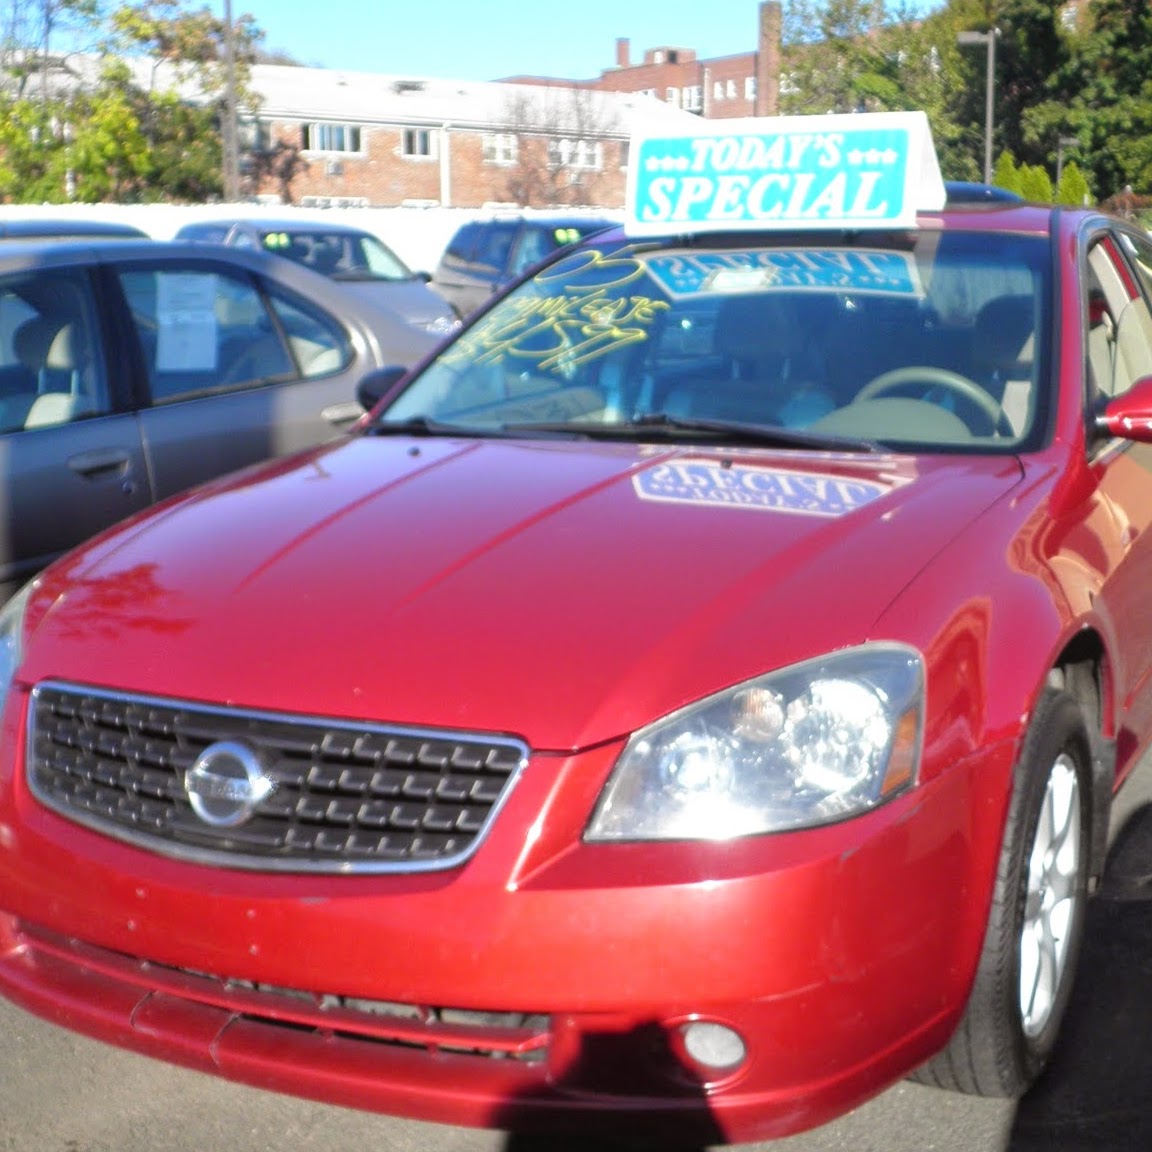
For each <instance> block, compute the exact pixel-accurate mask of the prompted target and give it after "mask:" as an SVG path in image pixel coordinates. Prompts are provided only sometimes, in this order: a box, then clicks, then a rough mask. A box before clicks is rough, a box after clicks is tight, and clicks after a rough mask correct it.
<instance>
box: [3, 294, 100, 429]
mask: <svg viewBox="0 0 1152 1152" xmlns="http://www.w3.org/2000/svg"><path fill="white" fill-rule="evenodd" d="M80 345H81V341H80V339H79V338H78V336H77V326H76V325H75V324H71V323H66V322H64V321H62V320H60V319H57V318H53V317H49V316H36V317H33V318H32V319H31V320H26V321H25V322H24V323H23V324H22V325H21V326H20V327H19V328H18V329H17V330H16V333H15V335H14V337H13V346H14V349H15V352H16V355H17V356H18V357H19V358H20V361H21V363H23V364H24V365H25V367H26V368H28V369H29V371H30V372H31V373H32V374H33V375H34V377H35V380H36V390H35V392H27V393H23V394H21V395H20V396H11V397H8V398H6V399H5V401H4V407H3V412H2V415H0V420H2V422H3V426H4V427H5V428H13V427H19V426H21V425H22V426H23V427H25V428H38V427H42V426H44V425H47V424H62V423H65V422H67V421H69V420H74V419H76V418H77V417H78V416H80V415H83V414H85V413H86V412H91V411H92V410H93V408H94V406H93V404H92V402H91V397H89V396H87V395H85V393H84V389H83V368H82V365H83V354H82V350H81V347H80Z"/></svg>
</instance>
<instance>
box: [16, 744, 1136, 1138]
mask: <svg viewBox="0 0 1152 1152" xmlns="http://www.w3.org/2000/svg"><path fill="white" fill-rule="evenodd" d="M1149 775H1152V773H1150V772H1149V771H1148V770H1147V769H1146V768H1145V767H1143V766H1142V769H1141V775H1140V777H1139V778H1137V779H1136V780H1134V781H1133V783H1132V785H1131V786H1130V787H1128V788H1126V789H1125V791H1124V792H1123V793H1122V794H1121V803H1120V805H1119V806H1118V809H1117V812H1116V813H1115V817H1114V820H1113V830H1114V833H1113V834H1114V843H1113V848H1112V851H1111V854H1110V858H1109V867H1108V873H1107V876H1106V878H1105V882H1104V884H1103V886H1102V888H1101V891H1100V892H1099V893H1098V894H1097V896H1096V897H1095V899H1094V900H1093V901H1092V903H1091V905H1090V908H1089V914H1088V925H1087V935H1086V941H1085V950H1084V953H1083V956H1082V959H1081V965H1080V971H1079V975H1078V978H1077V983H1076V987H1075V990H1074V994H1073V997H1072V1003H1071V1005H1070V1008H1069V1014H1068V1017H1067V1019H1066V1021H1065V1025H1064V1028H1063V1031H1062V1034H1061V1039H1060V1043H1059V1046H1058V1048H1057V1050H1056V1052H1055V1054H1054V1057H1053V1059H1052V1061H1051V1063H1050V1065H1049V1068H1048V1070H1047V1072H1046V1073H1045V1075H1044V1076H1043V1077H1042V1078H1041V1080H1040V1081H1039V1082H1038V1083H1037V1084H1036V1085H1035V1087H1034V1088H1033V1090H1032V1091H1031V1092H1030V1093H1029V1094H1028V1095H1027V1096H1026V1097H1025V1098H1024V1099H1023V1100H1021V1101H1019V1102H1016V1103H1013V1102H1009V1101H988V1100H978V1099H973V1098H970V1097H964V1096H958V1095H953V1094H951V1093H947V1092H941V1091H938V1090H936V1089H932V1088H925V1087H922V1086H920V1085H916V1084H911V1083H901V1084H898V1085H896V1086H895V1087H894V1088H892V1089H890V1090H889V1091H888V1092H886V1093H884V1094H883V1095H881V1096H879V1097H877V1098H876V1099H875V1100H873V1101H871V1102H869V1103H868V1104H867V1105H865V1106H864V1107H862V1108H859V1109H857V1110H856V1111H855V1112H852V1113H850V1114H849V1115H847V1116H845V1117H842V1118H841V1119H840V1120H838V1121H836V1122H835V1123H833V1124H830V1125H827V1126H825V1127H823V1128H820V1129H817V1130H815V1131H812V1132H808V1133H804V1134H802V1135H799V1136H795V1137H791V1138H790V1139H787V1140H781V1141H776V1142H774V1143H771V1144H758V1145H741V1146H739V1148H740V1149H741V1152H751V1150H763V1152H768V1150H769V1149H771V1150H772V1152H1143V1150H1146V1149H1152V784H1150V783H1149V781H1148V779H1147V777H1148V776H1149ZM217 1149H219V1150H222V1152H223V1150H226V1152H349V1150H353V1149H355V1150H356V1152H361V1150H367V1149H371V1150H372V1152H614V1150H613V1149H610V1148H609V1147H607V1146H606V1145H605V1144H604V1142H603V1141H597V1142H594V1143H589V1142H587V1141H585V1142H580V1141H577V1142H566V1141H563V1140H556V1139H547V1140H540V1139H530V1138H520V1137H514V1136H506V1135H504V1134H502V1133H499V1132H480V1131H472V1130H468V1129H461V1128H450V1127H443V1126H440V1125H434V1124H424V1123H418V1122H412V1121H403V1120H395V1119H391V1118H388V1117H381V1116H376V1115H370V1114H367V1113H361V1112H354V1111H349V1110H346V1109H341V1108H335V1107H330V1106H326V1105H320V1104H314V1103H311V1102H308V1101H303V1100H298V1099H294V1098H291V1097H285V1096H280V1095H277V1094H274V1093H269V1092H263V1091H260V1090H258V1089H254V1088H248V1087H245V1086H242V1085H236V1084H231V1083H228V1082H226V1081H222V1080H218V1079H216V1078H214V1077H210V1076H206V1075H203V1074H201V1073H196V1072H189V1071H186V1070H184V1069H179V1068H174V1067H170V1066H168V1065H165V1064H161V1063H157V1062H155V1061H151V1060H147V1059H145V1058H143V1057H140V1056H136V1055H134V1054H132V1053H128V1052H123V1051H120V1050H118V1049H114V1048H111V1047H108V1046H106V1045H103V1044H99V1043H96V1042H95V1041H91V1040H88V1039H85V1038H83V1037H80V1036H75V1035H73V1034H71V1033H69V1032H66V1031H64V1030H62V1029H60V1028H57V1027H55V1026H53V1025H50V1024H47V1023H44V1022H42V1021H40V1020H38V1019H36V1018H34V1017H32V1016H30V1015H28V1014H27V1013H25V1012H23V1011H22V1010H20V1009H18V1008H16V1007H14V1006H12V1005H10V1004H7V1003H4V1002H2V1001H0V1152H159V1150H163V1152H214V1150H217ZM675 1152H689V1150H687V1149H682V1148H677V1149H676V1150H675ZM693 1152H696V1150H693Z"/></svg>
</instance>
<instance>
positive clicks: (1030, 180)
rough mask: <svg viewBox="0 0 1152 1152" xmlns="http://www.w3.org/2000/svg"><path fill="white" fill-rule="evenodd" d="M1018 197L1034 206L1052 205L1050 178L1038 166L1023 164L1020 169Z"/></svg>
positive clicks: (1046, 172)
mask: <svg viewBox="0 0 1152 1152" xmlns="http://www.w3.org/2000/svg"><path fill="white" fill-rule="evenodd" d="M1020 195H1021V196H1023V197H1024V199H1025V200H1031V201H1033V202H1034V203H1036V204H1051V203H1052V198H1053V197H1052V177H1051V176H1049V175H1048V170H1047V169H1046V168H1042V167H1041V166H1040V165H1039V164H1025V165H1023V166H1022V167H1021V169H1020Z"/></svg>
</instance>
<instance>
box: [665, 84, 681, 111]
mask: <svg viewBox="0 0 1152 1152" xmlns="http://www.w3.org/2000/svg"><path fill="white" fill-rule="evenodd" d="M664 101H665V103H667V104H671V105H673V107H676V108H679V107H680V89H679V88H665V89H664Z"/></svg>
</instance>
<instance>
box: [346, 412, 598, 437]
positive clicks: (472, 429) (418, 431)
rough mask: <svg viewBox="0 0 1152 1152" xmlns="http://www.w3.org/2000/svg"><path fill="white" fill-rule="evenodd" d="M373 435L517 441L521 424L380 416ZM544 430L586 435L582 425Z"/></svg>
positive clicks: (371, 430)
mask: <svg viewBox="0 0 1152 1152" xmlns="http://www.w3.org/2000/svg"><path fill="white" fill-rule="evenodd" d="M367 431H368V434H369V435H372V436H461V437H467V438H468V439H470V440H515V439H519V438H520V435H521V433H520V431H519V425H498V424H495V425H494V424H488V425H483V424H452V423H449V422H447V421H444V420H433V419H432V418H431V417H429V416H409V417H407V418H406V419H404V420H385V419H377V420H376V421H374V422H373V423H372V424H370V425H369V426H368V429H367ZM536 431H540V432H554V433H555V434H556V436H557V437H558V438H561V437H562V438H566V439H572V438H574V437H578V436H580V435H581V434H582V430H581V429H579V428H573V427H572V426H571V425H567V424H557V425H556V426H555V427H553V428H548V427H541V428H539V429H536Z"/></svg>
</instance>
